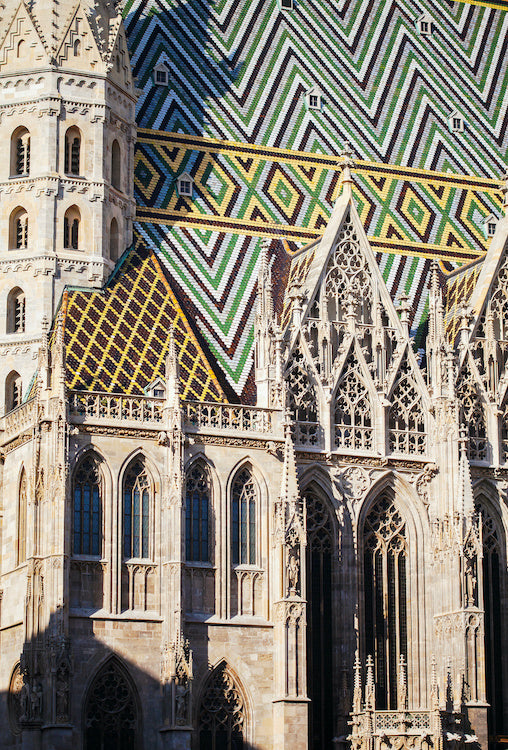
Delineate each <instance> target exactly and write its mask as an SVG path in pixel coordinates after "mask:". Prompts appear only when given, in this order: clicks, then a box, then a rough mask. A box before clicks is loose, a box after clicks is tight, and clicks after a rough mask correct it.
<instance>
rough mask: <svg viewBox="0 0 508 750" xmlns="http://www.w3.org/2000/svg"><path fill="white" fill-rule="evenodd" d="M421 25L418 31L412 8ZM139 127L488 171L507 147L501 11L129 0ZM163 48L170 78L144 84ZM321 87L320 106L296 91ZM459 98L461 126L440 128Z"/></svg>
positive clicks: (254, 0)
mask: <svg viewBox="0 0 508 750" xmlns="http://www.w3.org/2000/svg"><path fill="white" fill-rule="evenodd" d="M424 11H426V12H428V13H429V14H430V15H431V16H432V18H433V33H432V34H431V35H430V36H420V35H419V34H418V32H417V29H416V26H415V20H416V18H417V17H418V16H419V15H420V14H421V13H422V12H424ZM124 18H125V23H126V28H127V32H128V36H129V45H130V50H131V59H132V64H133V67H134V74H135V75H136V76H137V82H138V86H139V87H140V88H141V89H142V90H143V94H142V95H141V97H140V100H139V102H138V123H139V125H140V126H141V127H148V128H152V129H157V130H164V131H172V132H182V133H187V134H190V135H205V136H211V137H214V138H220V139H225V140H233V141H241V142H244V143H252V144H258V145H263V146H269V147H282V148H289V149H294V150H298V151H306V152H313V153H321V154H336V153H337V152H338V150H339V149H340V148H341V146H342V145H343V143H344V141H345V140H346V139H347V140H348V141H350V142H351V144H352V146H353V149H354V151H355V153H356V155H357V156H358V157H359V158H361V159H366V160H369V161H374V162H385V163H387V162H390V163H393V164H402V165H404V166H412V167H420V168H424V169H431V170H437V171H439V172H455V173H458V174H479V175H482V176H486V177H491V176H495V175H498V174H500V173H501V172H502V171H503V167H504V162H505V160H506V155H507V142H506V127H507V122H508V115H507V107H508V100H507V98H506V96H505V95H504V92H505V91H506V84H507V79H508V55H507V47H508V33H507V32H508V16H507V14H506V12H504V11H503V10H499V9H494V8H491V7H485V6H480V5H471V4H466V3H458V2H453V3H447V2H444V0H422V2H418V3H416V2H414V0H398V1H397V2H395V0H378V1H377V2H375V3H372V2H371V1H370V0H340V1H339V2H336V3H335V2H334V3H331V2H329V0H304V1H302V2H299V3H297V4H296V7H295V8H294V10H293V11H291V12H287V11H281V10H279V7H278V5H277V2H276V0H237V2H234V3H231V2H229V0H217V2H215V3H211V2H210V1H209V0H127V3H126V6H125V10H124ZM162 61H165V62H166V63H167V65H168V67H169V77H170V85H169V86H168V87H164V86H155V84H154V81H153V68H154V66H155V65H156V64H157V63H159V62H162ZM313 86H316V87H318V88H319V90H320V92H321V93H322V97H323V98H322V101H323V105H322V108H321V110H320V111H316V110H309V109H308V108H307V103H306V98H305V94H306V92H308V91H309V89H310V88H311V87H313ZM454 110H457V111H458V112H459V113H460V114H461V115H462V116H463V117H464V120H465V124H466V128H465V131H464V132H463V133H452V132H450V128H449V122H448V120H449V117H450V115H451V113H452V112H453V111H454Z"/></svg>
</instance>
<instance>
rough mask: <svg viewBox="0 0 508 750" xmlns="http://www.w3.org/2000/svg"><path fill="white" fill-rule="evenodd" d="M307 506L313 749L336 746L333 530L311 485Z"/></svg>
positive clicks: (309, 688) (310, 695) (321, 500)
mask: <svg viewBox="0 0 508 750" xmlns="http://www.w3.org/2000/svg"><path fill="white" fill-rule="evenodd" d="M305 501H306V505H307V601H308V605H307V691H308V695H309V698H310V700H311V704H310V709H309V748H310V749H311V750H328V749H331V748H332V739H333V735H334V697H333V666H332V665H333V642H332V630H333V627H332V575H333V570H332V559H333V548H334V544H333V530H332V523H331V519H330V514H329V512H328V508H327V506H326V503H325V501H324V500H323V498H322V497H321V496H320V494H319V492H318V491H317V490H316V489H315V488H314V487H313V486H312V485H311V486H310V487H309V488H308V489H307V491H306V492H305Z"/></svg>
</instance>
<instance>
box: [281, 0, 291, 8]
mask: <svg viewBox="0 0 508 750" xmlns="http://www.w3.org/2000/svg"><path fill="white" fill-rule="evenodd" d="M279 2H280V9H281V10H293V8H294V4H293V0H279Z"/></svg>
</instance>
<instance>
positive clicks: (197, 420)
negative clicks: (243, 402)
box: [183, 401, 277, 435]
mask: <svg viewBox="0 0 508 750" xmlns="http://www.w3.org/2000/svg"><path fill="white" fill-rule="evenodd" d="M183 414H184V423H185V429H186V431H191V432H192V431H196V432H200V431H204V432H206V431H208V430H234V431H239V432H257V433H262V434H263V435H267V434H268V435H269V434H272V433H273V432H274V429H275V420H276V417H275V414H277V412H274V411H272V410H270V409H259V408H258V407H255V406H239V405H236V404H234V405H232V404H216V403H210V402H206V401H204V402H197V401H184V402H183Z"/></svg>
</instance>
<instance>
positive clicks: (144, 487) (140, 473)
mask: <svg viewBox="0 0 508 750" xmlns="http://www.w3.org/2000/svg"><path fill="white" fill-rule="evenodd" d="M150 494H151V493H150V481H149V478H148V474H147V472H146V469H145V466H144V463H143V461H142V460H141V459H137V460H135V461H134V462H133V463H132V464H131V466H130V467H129V469H128V471H127V473H126V475H125V479H124V490H123V556H124V558H129V557H145V558H146V557H149V549H148V533H149V523H150Z"/></svg>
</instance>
